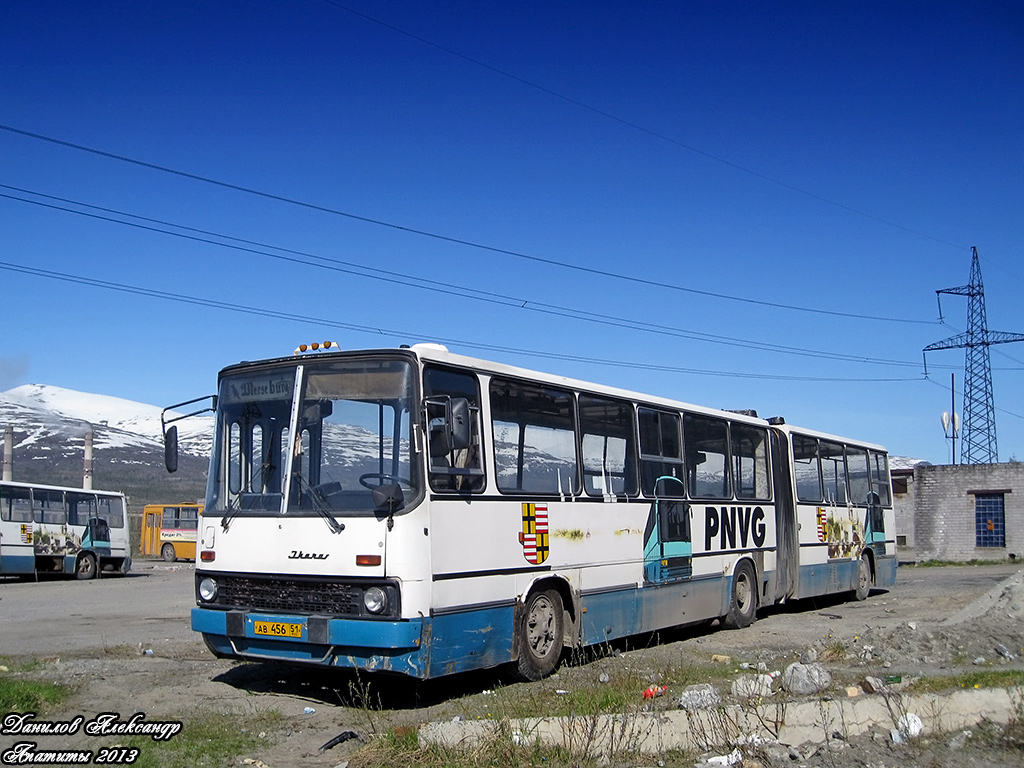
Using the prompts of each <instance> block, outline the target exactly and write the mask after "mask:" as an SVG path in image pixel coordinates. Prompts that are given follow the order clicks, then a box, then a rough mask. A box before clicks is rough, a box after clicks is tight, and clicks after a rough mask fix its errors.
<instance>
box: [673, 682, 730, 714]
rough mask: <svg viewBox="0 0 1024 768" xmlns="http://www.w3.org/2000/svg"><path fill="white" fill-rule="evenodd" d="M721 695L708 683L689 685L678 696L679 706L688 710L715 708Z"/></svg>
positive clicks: (719, 702)
mask: <svg viewBox="0 0 1024 768" xmlns="http://www.w3.org/2000/svg"><path fill="white" fill-rule="evenodd" d="M721 704H722V697H721V696H720V695H719V694H718V691H717V690H716V689H715V687H714V686H713V685H711V684H710V683H704V684H703V685H691V686H689V687H687V689H686V690H685V691H683V694H682V696H680V697H679V708H680V709H686V710H689V711H691V712H692V711H695V710H700V709H715V708H716V707H719V706H721Z"/></svg>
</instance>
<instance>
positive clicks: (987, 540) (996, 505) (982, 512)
mask: <svg viewBox="0 0 1024 768" xmlns="http://www.w3.org/2000/svg"><path fill="white" fill-rule="evenodd" d="M974 537H975V542H976V543H975V546H977V547H1005V546H1006V523H1005V515H1004V504H1003V494H1001V493H979V494H976V495H975V497H974Z"/></svg>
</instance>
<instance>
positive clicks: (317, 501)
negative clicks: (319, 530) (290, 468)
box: [296, 475, 345, 533]
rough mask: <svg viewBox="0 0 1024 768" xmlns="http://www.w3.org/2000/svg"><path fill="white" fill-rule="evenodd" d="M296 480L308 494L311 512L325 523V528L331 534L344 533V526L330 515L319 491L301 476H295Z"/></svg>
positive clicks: (325, 501)
mask: <svg viewBox="0 0 1024 768" xmlns="http://www.w3.org/2000/svg"><path fill="white" fill-rule="evenodd" d="M296 478H297V479H298V481H299V487H300V488H302V489H304V490H305V491H306V493H308V494H309V500H310V502H311V503H312V505H313V510H314V511H315V512H316V513H317V514H318V515H320V517H322V518H323V519H324V520H325V521H326V523H327V527H328V528H330V529H331V533H341V532H342V531H344V530H345V524H344V523H339V522H338V521H337V519H336V518H335V517H334V515H333V514H331V509H330V506H329V505H328V504H327V500H326V499H325V498H324V495H323V493H321V492H320V489H319V488H314V487H313V486H312V485H310V484H309V482H308V481H307V480H306V478H304V477H303V476H302V475H296Z"/></svg>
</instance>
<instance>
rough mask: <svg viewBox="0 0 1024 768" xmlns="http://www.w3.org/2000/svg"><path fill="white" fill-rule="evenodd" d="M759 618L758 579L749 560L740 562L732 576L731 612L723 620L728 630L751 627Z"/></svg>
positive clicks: (723, 624)
mask: <svg viewBox="0 0 1024 768" xmlns="http://www.w3.org/2000/svg"><path fill="white" fill-rule="evenodd" d="M756 618H757V578H756V576H755V575H754V567H753V566H752V565H751V564H750V561H749V560H740V561H739V563H737V564H736V570H735V571H733V574H732V595H731V597H730V598H729V612H728V613H727V614H726V615H725V618H723V619H722V626H723V627H726V628H727V629H743V628H744V627H749V626H750V625H751V624H753V623H754V619H756Z"/></svg>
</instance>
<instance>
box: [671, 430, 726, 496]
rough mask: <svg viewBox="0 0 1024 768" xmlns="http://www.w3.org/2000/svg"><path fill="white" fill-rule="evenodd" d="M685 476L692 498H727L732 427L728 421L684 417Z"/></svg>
mask: <svg viewBox="0 0 1024 768" xmlns="http://www.w3.org/2000/svg"><path fill="white" fill-rule="evenodd" d="M683 444H684V445H685V446H686V476H687V478H688V483H687V484H688V485H689V490H690V497H691V498H696V499H728V498H730V495H731V494H730V490H729V428H728V425H727V424H726V422H725V421H723V420H721V419H713V418H710V417H708V416H697V415H695V414H692V413H687V414H686V415H685V416H683Z"/></svg>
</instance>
